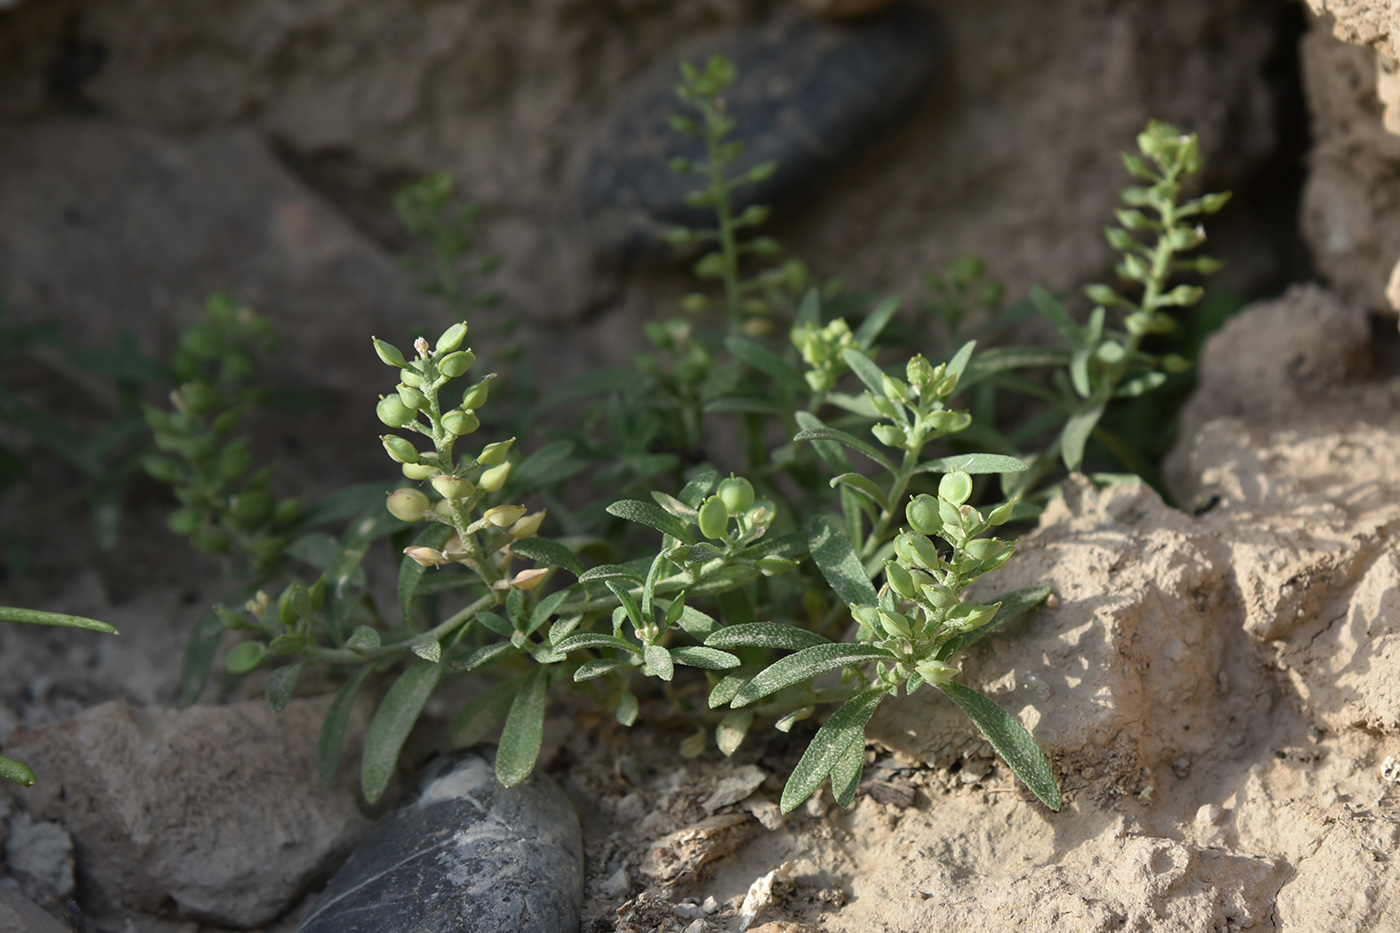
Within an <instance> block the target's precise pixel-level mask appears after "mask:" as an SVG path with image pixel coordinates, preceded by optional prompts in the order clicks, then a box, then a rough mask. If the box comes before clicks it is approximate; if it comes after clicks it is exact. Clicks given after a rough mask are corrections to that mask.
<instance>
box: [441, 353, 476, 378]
mask: <svg viewBox="0 0 1400 933" xmlns="http://www.w3.org/2000/svg"><path fill="white" fill-rule="evenodd" d="M475 362H476V354H475V353H473V352H472V351H470V350H458V351H457V352H456V353H452V354H449V355H448V356H445V357H443V358H442V359H441V360H440V361H438V372H440V373H442V374H443V375H444V376H447V377H448V378H449V379H456V378H457V377H458V376H460V375H462V374H463V373H464V372H466V371H467V370H469V369H471V368H472V364H473V363H475Z"/></svg>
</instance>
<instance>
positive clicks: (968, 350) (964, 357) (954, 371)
mask: <svg viewBox="0 0 1400 933" xmlns="http://www.w3.org/2000/svg"><path fill="white" fill-rule="evenodd" d="M976 348H977V341H975V340H969V341H968V342H967V343H965V344H963V345H962V346H961V347H959V348H958V352H957V353H954V354H953V358H952V359H951V360H949V361H948V375H950V376H953V377H954V378H956V379H958V380H959V381H961V380H962V375H963V373H964V372H965V371H966V370H967V364H968V363H969V362H970V361H971V360H972V351H973V350H974V349H976Z"/></svg>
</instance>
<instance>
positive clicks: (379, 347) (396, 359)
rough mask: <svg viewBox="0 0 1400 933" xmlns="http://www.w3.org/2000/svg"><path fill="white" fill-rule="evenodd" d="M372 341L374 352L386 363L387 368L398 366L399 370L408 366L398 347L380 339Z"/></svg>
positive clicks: (376, 338) (372, 338) (373, 338)
mask: <svg viewBox="0 0 1400 933" xmlns="http://www.w3.org/2000/svg"><path fill="white" fill-rule="evenodd" d="M370 339H371V340H373V341H374V352H375V353H378V354H379V358H380V359H381V360H383V361H384V364H385V365H386V366H397V367H398V368H399V369H403V368H404V367H405V366H407V365H408V362H407V361H406V360H405V359H404V358H403V354H402V353H401V352H399V348H398V347H396V346H394V345H393V344H392V343H388V342H386V341H383V340H380V339H379V338H378V337H371V338H370Z"/></svg>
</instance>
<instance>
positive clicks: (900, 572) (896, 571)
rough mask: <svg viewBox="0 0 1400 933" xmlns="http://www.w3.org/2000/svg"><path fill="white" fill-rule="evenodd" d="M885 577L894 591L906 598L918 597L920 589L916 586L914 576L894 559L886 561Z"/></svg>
mask: <svg viewBox="0 0 1400 933" xmlns="http://www.w3.org/2000/svg"><path fill="white" fill-rule="evenodd" d="M885 579H886V580H888V581H889V583H890V586H891V587H893V588H894V591H895V592H896V593H898V594H899V595H900V596H903V597H904V598H905V599H916V598H918V595H919V591H918V590H917V589H915V587H914V578H913V577H911V576H909V571H907V570H905V569H904V568H903V567H901V566H900V565H899V564H897V563H895V562H894V561H892V560H887V561H885Z"/></svg>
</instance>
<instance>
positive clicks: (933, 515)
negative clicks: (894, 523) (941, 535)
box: [904, 493, 943, 535]
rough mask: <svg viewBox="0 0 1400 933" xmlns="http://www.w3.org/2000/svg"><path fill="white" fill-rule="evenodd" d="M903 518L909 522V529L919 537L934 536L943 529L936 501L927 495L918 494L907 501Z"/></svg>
mask: <svg viewBox="0 0 1400 933" xmlns="http://www.w3.org/2000/svg"><path fill="white" fill-rule="evenodd" d="M904 517H905V518H907V519H908V520H909V527H911V528H913V529H914V530H915V531H917V532H918V533H919V534H921V535H936V534H938V532H939V531H941V530H942V528H943V520H942V518H941V517H940V516H939V510H938V500H937V499H935V498H934V497H933V496H930V495H929V494H928V493H920V494H919V495H917V496H915V497H914V498H913V499H911V500H909V504H908V505H907V506H905V508H904Z"/></svg>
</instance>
